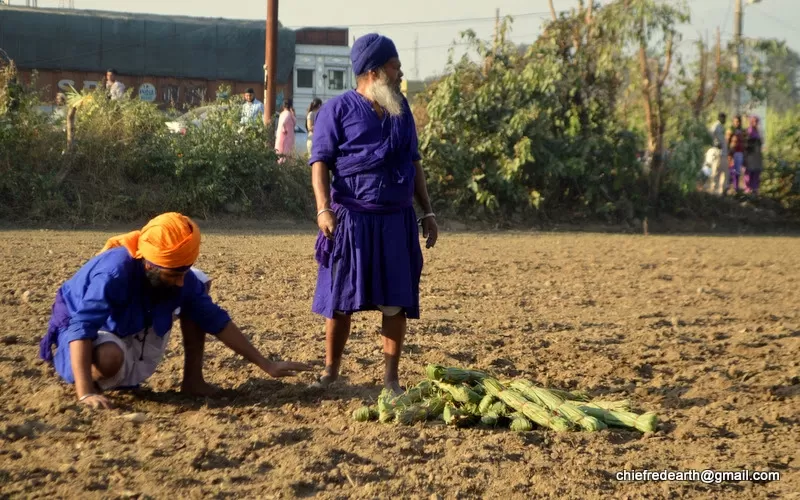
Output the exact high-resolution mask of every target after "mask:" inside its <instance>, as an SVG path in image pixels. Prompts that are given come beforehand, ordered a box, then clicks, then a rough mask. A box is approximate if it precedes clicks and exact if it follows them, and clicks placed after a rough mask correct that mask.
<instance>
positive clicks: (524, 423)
mask: <svg viewBox="0 0 800 500" xmlns="http://www.w3.org/2000/svg"><path fill="white" fill-rule="evenodd" d="M509 428H510V429H511V430H512V431H514V432H528V431H532V430H533V423H532V422H531V421H530V420H528V419H527V418H525V417H514V418H512V419H511V424H510V425H509Z"/></svg>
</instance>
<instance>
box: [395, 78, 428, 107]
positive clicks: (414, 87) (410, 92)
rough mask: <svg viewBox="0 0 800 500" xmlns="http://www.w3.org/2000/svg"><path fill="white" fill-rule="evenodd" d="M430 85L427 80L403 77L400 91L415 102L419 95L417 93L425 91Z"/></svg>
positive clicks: (410, 100) (412, 102)
mask: <svg viewBox="0 0 800 500" xmlns="http://www.w3.org/2000/svg"><path fill="white" fill-rule="evenodd" d="M427 86H428V82H426V81H419V80H410V81H409V80H406V79H403V82H402V83H401V84H400V92H402V93H403V95H404V96H406V99H408V102H409V103H410V104H414V99H415V98H416V97H417V94H420V93H422V92H424V91H425V89H426V88H427Z"/></svg>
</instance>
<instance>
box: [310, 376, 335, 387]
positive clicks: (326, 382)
mask: <svg viewBox="0 0 800 500" xmlns="http://www.w3.org/2000/svg"><path fill="white" fill-rule="evenodd" d="M338 378H339V376H338V375H331V374H328V373H325V374H323V375H320V377H319V378H318V379H317V380H316V381H315V382H314V383H313V384H311V385H309V386H308V388H309V389H327V388H328V387H330V386H331V384H333V383H334V382H336V379H338Z"/></svg>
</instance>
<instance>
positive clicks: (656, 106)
mask: <svg viewBox="0 0 800 500" xmlns="http://www.w3.org/2000/svg"><path fill="white" fill-rule="evenodd" d="M626 4H627V5H629V7H630V12H631V17H630V22H631V23H632V26H631V30H630V31H631V33H632V34H633V39H634V41H635V43H636V45H637V46H638V50H637V53H638V58H637V59H638V66H639V72H640V75H641V82H640V91H641V96H642V104H643V107H644V114H645V123H646V130H647V149H648V153H649V155H650V158H651V160H650V179H649V199H650V203H651V206H656V205H657V202H658V197H659V193H660V190H661V181H662V177H663V174H664V167H665V154H664V153H665V150H666V148H665V142H664V134H665V132H666V130H667V121H668V120H669V115H668V113H667V112H666V111H667V110H666V104H665V96H664V86H665V84H666V82H667V78H668V77H669V75H670V70H671V69H672V61H673V58H674V56H675V53H674V51H675V39H676V37H677V36H678V35H677V32H676V27H677V25H678V24H679V23H683V22H686V21H688V20H689V16H688V13H687V9H686V5H685V2H679V3H676V4H675V5H671V4H667V3H660V2H655V1H654V0H632V1H631V2H629V3H628V2H626Z"/></svg>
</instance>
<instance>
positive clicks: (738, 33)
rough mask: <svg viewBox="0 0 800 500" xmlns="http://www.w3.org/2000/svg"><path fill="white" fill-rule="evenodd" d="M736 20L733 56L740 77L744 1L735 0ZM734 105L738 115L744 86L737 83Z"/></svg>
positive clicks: (735, 69) (734, 22)
mask: <svg viewBox="0 0 800 500" xmlns="http://www.w3.org/2000/svg"><path fill="white" fill-rule="evenodd" d="M734 1H735V2H736V3H735V6H734V7H735V8H734V20H733V43H734V44H735V45H736V52H734V54H733V73H734V74H735V75H736V76H737V77H739V76H740V72H741V68H742V61H741V59H742V31H743V28H744V9H743V8H742V0H734ZM733 93H734V94H733V103H734V110H735V111H736V114H739V113H741V111H742V86H741V85H740V84H739V83H738V82H737V83H736V88H735V89H734V90H733Z"/></svg>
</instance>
